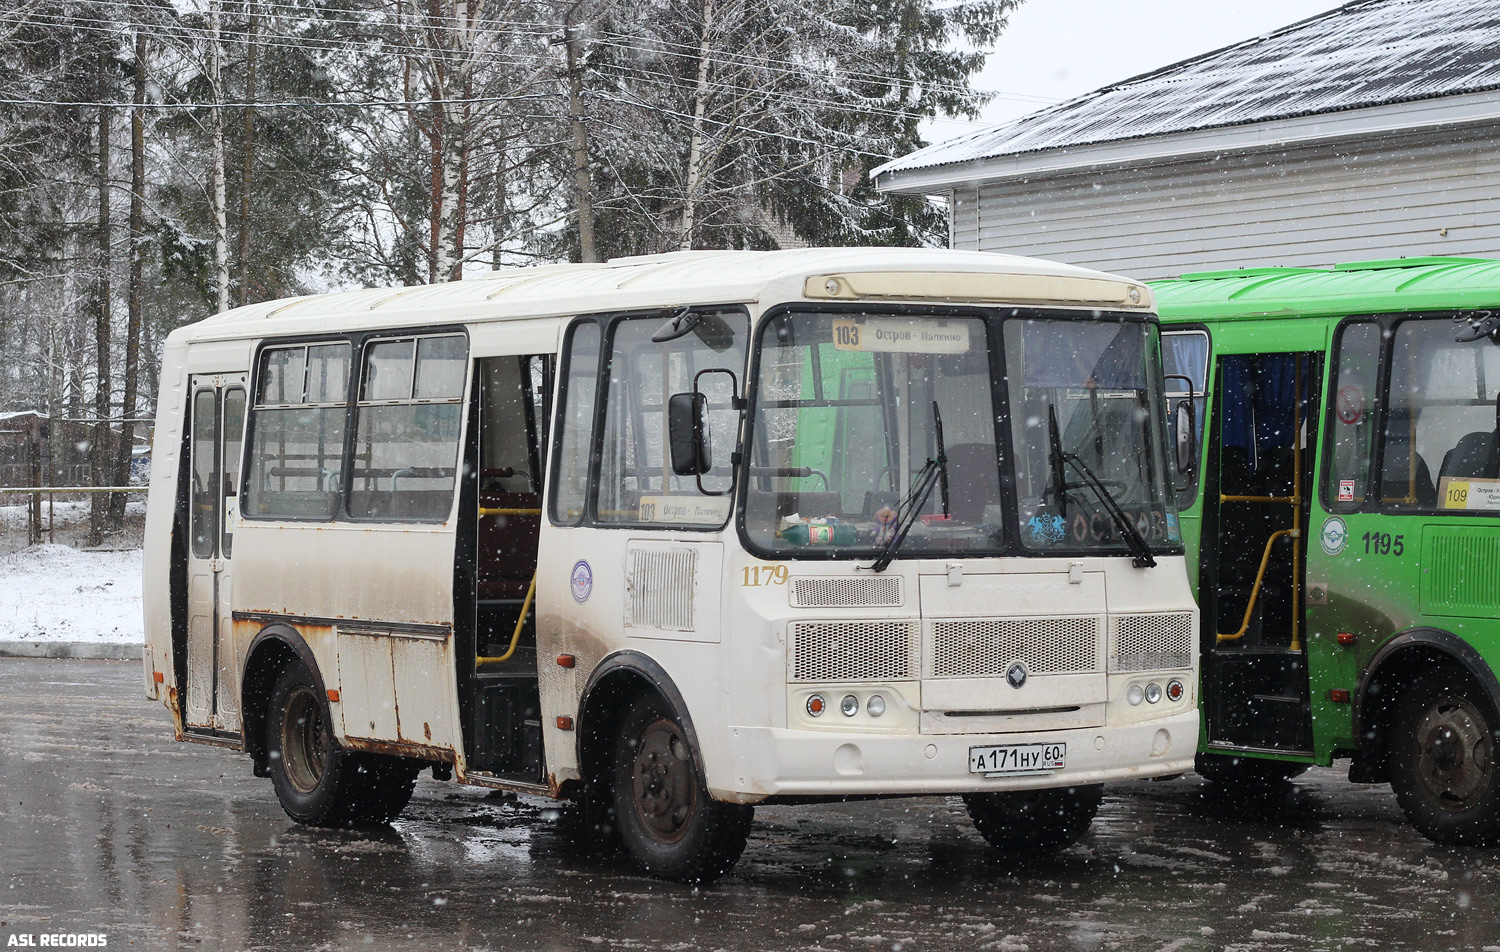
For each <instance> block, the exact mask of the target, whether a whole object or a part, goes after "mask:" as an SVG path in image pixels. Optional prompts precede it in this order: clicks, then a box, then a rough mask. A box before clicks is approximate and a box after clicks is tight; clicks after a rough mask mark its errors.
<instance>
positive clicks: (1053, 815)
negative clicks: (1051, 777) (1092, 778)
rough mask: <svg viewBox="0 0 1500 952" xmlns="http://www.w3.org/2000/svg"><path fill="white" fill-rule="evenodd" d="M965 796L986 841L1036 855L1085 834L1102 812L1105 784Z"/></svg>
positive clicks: (1029, 854)
mask: <svg viewBox="0 0 1500 952" xmlns="http://www.w3.org/2000/svg"><path fill="white" fill-rule="evenodd" d="M963 800H964V806H965V807H966V808H967V809H968V811H969V818H970V819H971V820H973V821H974V829H976V830H978V831H979V835H980V836H982V837H984V839H985V842H987V843H989V844H990V845H991V846H993V847H995V848H996V849H998V850H1004V851H1005V852H1006V853H1009V854H1012V855H1021V856H1037V855H1043V854H1046V853H1055V852H1057V851H1058V850H1060V849H1063V848H1065V847H1068V846H1071V845H1072V844H1074V843H1076V842H1078V841H1079V840H1080V839H1082V838H1083V835H1084V834H1085V833H1087V832H1088V831H1089V827H1090V826H1091V825H1092V824H1093V822H1094V817H1095V816H1096V815H1098V813H1099V804H1100V803H1101V802H1103V800H1104V785H1103V784H1091V785H1089V786H1086V787H1054V788H1052V789H1050V790H1015V791H1008V792H1005V793H966V794H964V795H963Z"/></svg>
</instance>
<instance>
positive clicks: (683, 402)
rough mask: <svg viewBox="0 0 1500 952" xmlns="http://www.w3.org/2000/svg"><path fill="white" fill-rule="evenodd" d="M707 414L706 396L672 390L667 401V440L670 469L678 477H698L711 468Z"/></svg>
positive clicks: (711, 454) (711, 451)
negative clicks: (670, 459) (670, 457)
mask: <svg viewBox="0 0 1500 952" xmlns="http://www.w3.org/2000/svg"><path fill="white" fill-rule="evenodd" d="M707 413H708V397H706V396H704V395H703V394H701V393H698V392H696V391H694V392H691V393H674V394H672V396H671V397H670V398H669V399H668V400H667V434H668V435H667V443H668V445H669V446H670V447H671V450H672V472H674V473H676V474H677V475H678V476H701V475H702V474H704V473H706V472H708V471H709V469H711V468H712V467H713V449H712V447H711V446H709V437H708V426H707V421H706V419H705V417H706V415H707Z"/></svg>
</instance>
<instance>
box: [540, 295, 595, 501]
mask: <svg viewBox="0 0 1500 952" xmlns="http://www.w3.org/2000/svg"><path fill="white" fill-rule="evenodd" d="M600 336H601V335H600V331H599V325H598V324H596V323H594V322H593V321H582V322H579V323H575V324H574V325H573V326H572V328H570V329H569V332H568V343H567V346H566V349H565V353H564V356H563V369H562V374H563V379H562V387H561V393H560V394H559V396H558V399H559V400H560V401H561V406H560V407H559V408H558V412H557V451H556V453H554V454H553V463H552V467H553V476H554V478H553V480H552V521H553V523H554V524H556V525H560V526H576V525H578V523H580V522H582V521H583V505H584V500H585V498H586V497H587V493H588V482H589V449H590V448H591V447H592V446H593V431H594V405H595V402H596V400H597V399H598V391H599V340H600Z"/></svg>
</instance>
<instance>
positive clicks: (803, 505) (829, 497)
mask: <svg viewBox="0 0 1500 952" xmlns="http://www.w3.org/2000/svg"><path fill="white" fill-rule="evenodd" d="M793 513H796V514H798V515H800V516H801V517H802V518H803V519H822V518H824V517H827V516H833V517H834V518H836V519H842V518H843V517H844V501H843V499H841V498H840V497H839V494H838V493H835V492H815V493H808V492H803V493H786V494H780V495H778V496H777V497H776V514H777V515H779V516H790V515H792V514H793Z"/></svg>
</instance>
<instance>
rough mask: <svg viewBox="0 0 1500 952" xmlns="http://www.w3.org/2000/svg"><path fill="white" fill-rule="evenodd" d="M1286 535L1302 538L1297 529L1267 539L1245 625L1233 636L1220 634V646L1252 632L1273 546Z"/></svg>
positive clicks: (1294, 637) (1275, 533)
mask: <svg viewBox="0 0 1500 952" xmlns="http://www.w3.org/2000/svg"><path fill="white" fill-rule="evenodd" d="M1284 535H1289V536H1291V537H1292V538H1294V539H1295V538H1298V537H1300V533H1299V532H1298V531H1297V530H1296V529H1277V530H1276V531H1275V532H1273V533H1271V535H1270V537H1269V538H1267V539H1266V550H1265V552H1263V553H1261V556H1260V571H1258V572H1256V573H1255V586H1254V587H1253V588H1251V589H1250V601H1248V602H1246V603H1245V620H1244V623H1243V624H1241V625H1240V630H1239V631H1237V632H1235V633H1234V634H1232V635H1225V634H1219V635H1218V636H1217V638H1218V643H1219V644H1223V643H1224V642H1226V641H1239V640H1240V639H1241V638H1243V637H1245V632H1247V631H1249V630H1250V616H1251V615H1253V614H1254V613H1255V602H1256V599H1258V598H1260V586H1261V583H1262V582H1263V581H1264V580H1265V577H1266V566H1267V565H1268V564H1270V561H1271V546H1273V545H1275V544H1276V539H1277V537H1278V536H1284ZM1296 637H1297V636H1296V635H1295V634H1294V635H1292V639H1293V641H1294V642H1295V640H1296Z"/></svg>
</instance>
